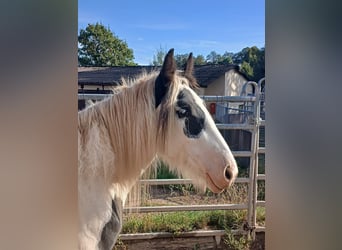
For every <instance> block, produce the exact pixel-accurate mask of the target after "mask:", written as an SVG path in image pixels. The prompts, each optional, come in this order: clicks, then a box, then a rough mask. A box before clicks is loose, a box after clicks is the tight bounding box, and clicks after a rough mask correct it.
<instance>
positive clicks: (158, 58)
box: [152, 46, 167, 66]
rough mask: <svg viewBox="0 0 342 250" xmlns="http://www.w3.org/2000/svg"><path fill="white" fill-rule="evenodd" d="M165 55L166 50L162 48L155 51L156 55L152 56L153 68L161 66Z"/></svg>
mask: <svg viewBox="0 0 342 250" xmlns="http://www.w3.org/2000/svg"><path fill="white" fill-rule="evenodd" d="M166 53H167V50H166V48H162V47H161V46H160V47H159V49H157V51H156V54H155V55H154V56H153V61H152V65H153V66H162V65H163V61H164V57H165V55H166Z"/></svg>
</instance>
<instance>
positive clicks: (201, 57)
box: [194, 55, 205, 65]
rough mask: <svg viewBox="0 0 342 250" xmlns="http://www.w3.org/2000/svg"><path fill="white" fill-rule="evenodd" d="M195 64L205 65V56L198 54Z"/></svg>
mask: <svg viewBox="0 0 342 250" xmlns="http://www.w3.org/2000/svg"><path fill="white" fill-rule="evenodd" d="M194 64H195V65H204V64H205V59H204V56H202V55H198V56H196V57H195V58H194Z"/></svg>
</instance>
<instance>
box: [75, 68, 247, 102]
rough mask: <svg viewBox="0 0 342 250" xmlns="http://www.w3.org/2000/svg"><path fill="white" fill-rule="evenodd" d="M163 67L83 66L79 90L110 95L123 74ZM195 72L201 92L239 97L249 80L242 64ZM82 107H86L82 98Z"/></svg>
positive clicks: (134, 73) (80, 71)
mask: <svg viewBox="0 0 342 250" xmlns="http://www.w3.org/2000/svg"><path fill="white" fill-rule="evenodd" d="M159 69H160V67H156V66H123V67H122V66H117V67H79V68H78V92H79V93H100V94H108V93H111V90H110V89H111V87H113V86H116V85H119V84H120V80H121V77H124V78H134V77H136V76H137V75H139V74H141V73H143V72H144V71H145V72H151V71H153V70H159ZM194 75H195V77H196V79H197V82H198V83H199V85H200V89H199V90H197V93H198V94H199V95H215V96H222V95H232V96H239V95H241V91H242V87H243V85H244V83H245V82H247V81H248V79H247V77H246V76H245V75H244V74H243V73H241V72H240V71H239V66H237V65H232V64H228V65H224V64H218V65H214V64H208V65H198V66H195V67H194ZM79 106H81V107H83V106H84V104H82V101H81V103H79Z"/></svg>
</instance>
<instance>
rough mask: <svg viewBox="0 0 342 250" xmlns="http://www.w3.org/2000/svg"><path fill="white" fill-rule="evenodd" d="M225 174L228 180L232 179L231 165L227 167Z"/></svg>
mask: <svg viewBox="0 0 342 250" xmlns="http://www.w3.org/2000/svg"><path fill="white" fill-rule="evenodd" d="M224 176H225V177H226V178H227V179H228V180H230V179H232V173H231V171H230V170H229V166H228V167H226V170H225V171H224Z"/></svg>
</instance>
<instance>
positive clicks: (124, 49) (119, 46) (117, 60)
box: [78, 23, 135, 67]
mask: <svg viewBox="0 0 342 250" xmlns="http://www.w3.org/2000/svg"><path fill="white" fill-rule="evenodd" d="M78 43H79V48H78V62H79V65H80V66H98V67H101V66H127V65H135V63H134V62H133V59H134V56H133V50H132V49H130V48H128V45H127V43H126V42H125V41H123V40H120V39H119V38H118V37H117V36H115V35H114V33H113V32H112V31H111V30H110V29H109V28H106V27H104V26H103V25H102V24H99V23H96V24H88V26H87V27H86V29H81V30H80V34H79V36H78Z"/></svg>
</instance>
